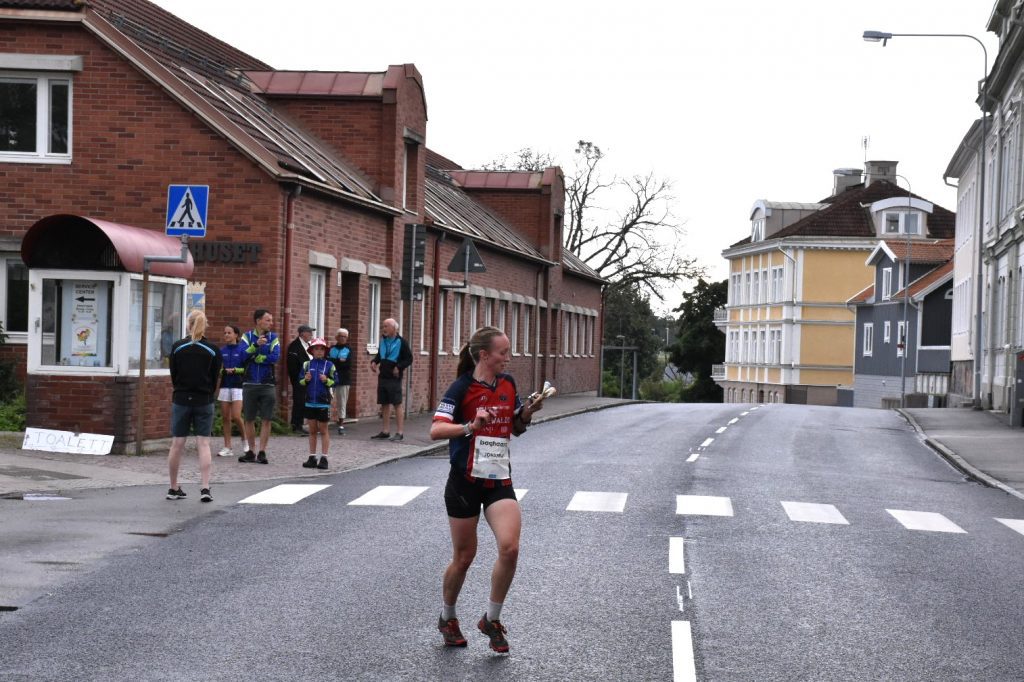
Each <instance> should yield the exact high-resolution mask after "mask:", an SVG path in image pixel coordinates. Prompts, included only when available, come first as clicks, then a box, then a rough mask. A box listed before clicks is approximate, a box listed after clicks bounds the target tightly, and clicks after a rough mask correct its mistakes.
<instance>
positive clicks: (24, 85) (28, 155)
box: [0, 75, 71, 163]
mask: <svg viewBox="0 0 1024 682" xmlns="http://www.w3.org/2000/svg"><path fill="white" fill-rule="evenodd" d="M70 126H71V81H70V80H69V79H68V78H67V77H66V76H51V75H38V76H25V77H17V78H14V77H9V76H3V77H0V160H4V161H15V160H26V161H33V162H37V163H38V162H39V161H41V160H58V161H69V160H70V159H71V129H70Z"/></svg>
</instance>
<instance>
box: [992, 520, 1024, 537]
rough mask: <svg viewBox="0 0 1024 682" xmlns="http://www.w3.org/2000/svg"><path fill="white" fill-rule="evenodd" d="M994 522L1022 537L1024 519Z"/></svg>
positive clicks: (1023, 533)
mask: <svg viewBox="0 0 1024 682" xmlns="http://www.w3.org/2000/svg"><path fill="white" fill-rule="evenodd" d="M996 521H998V522H999V523H1001V524H1003V525H1004V526H1006V527H1007V528H1010V529H1012V530H1015V531H1017V532H1018V533H1020V534H1021V535H1024V519H996Z"/></svg>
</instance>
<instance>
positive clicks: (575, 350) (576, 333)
mask: <svg viewBox="0 0 1024 682" xmlns="http://www.w3.org/2000/svg"><path fill="white" fill-rule="evenodd" d="M569 324H570V325H571V326H572V354H573V355H579V354H580V316H579V315H577V314H576V313H573V314H572V315H570V317H569Z"/></svg>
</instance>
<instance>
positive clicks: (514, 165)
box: [483, 147, 555, 171]
mask: <svg viewBox="0 0 1024 682" xmlns="http://www.w3.org/2000/svg"><path fill="white" fill-rule="evenodd" d="M554 165H555V160H554V158H553V157H552V156H551V154H547V153H544V152H539V151H537V150H535V149H531V148H530V147H523V148H522V149H520V150H519V151H517V152H513V153H512V154H502V155H501V156H499V157H498V158H497V159H495V160H494V161H491V162H490V163H485V164H484V165H483V170H493V171H500V170H527V171H542V170H544V169H545V168H547V167H549V166H554Z"/></svg>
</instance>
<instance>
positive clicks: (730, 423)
mask: <svg viewBox="0 0 1024 682" xmlns="http://www.w3.org/2000/svg"><path fill="white" fill-rule="evenodd" d="M739 420H740V418H739V417H733V418H732V419H730V420H729V425H730V426H731V425H733V424H735V423H736V422H738V421H739Z"/></svg>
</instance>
